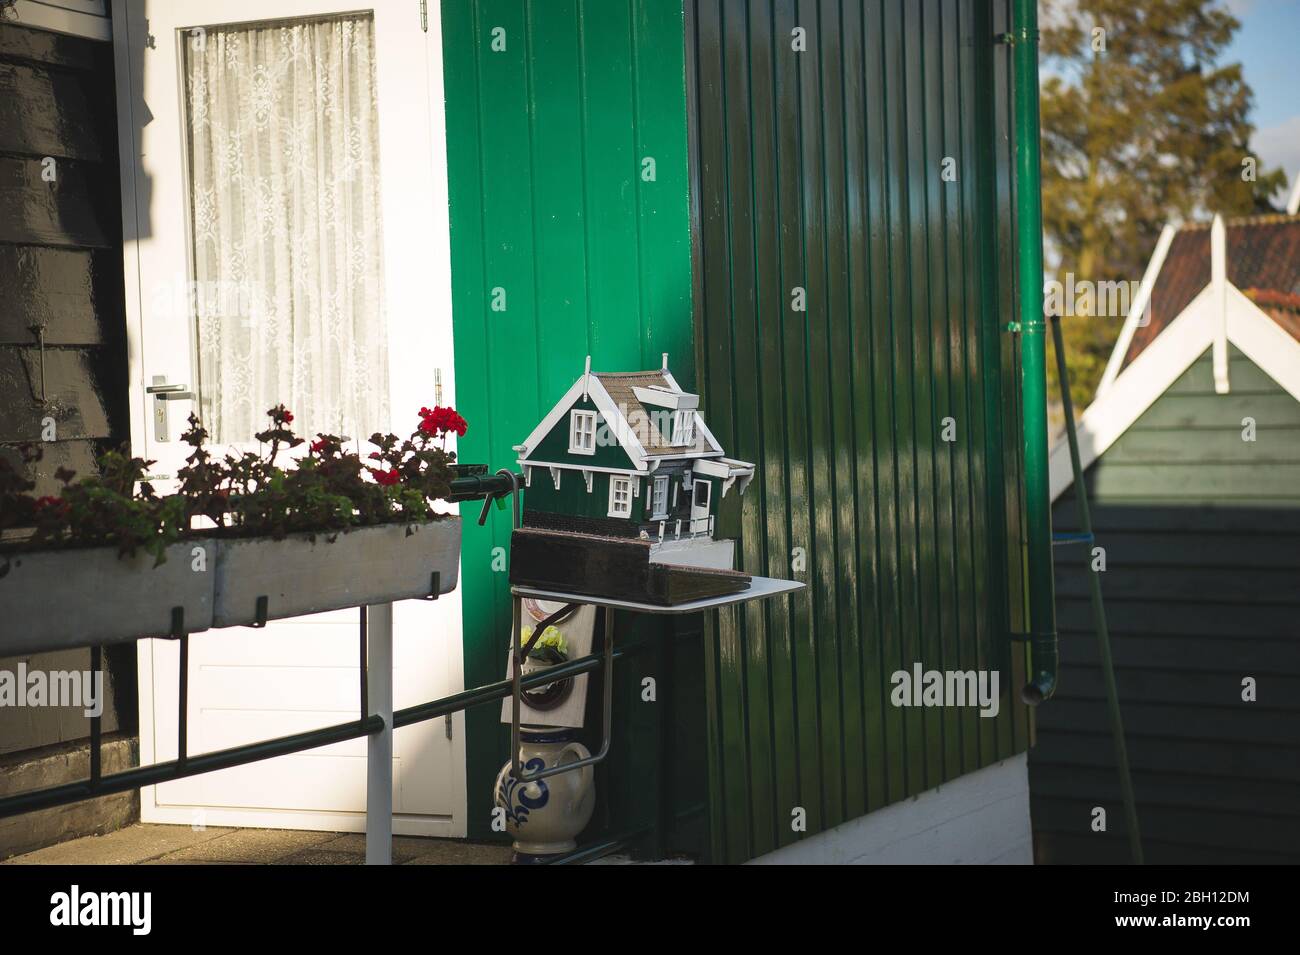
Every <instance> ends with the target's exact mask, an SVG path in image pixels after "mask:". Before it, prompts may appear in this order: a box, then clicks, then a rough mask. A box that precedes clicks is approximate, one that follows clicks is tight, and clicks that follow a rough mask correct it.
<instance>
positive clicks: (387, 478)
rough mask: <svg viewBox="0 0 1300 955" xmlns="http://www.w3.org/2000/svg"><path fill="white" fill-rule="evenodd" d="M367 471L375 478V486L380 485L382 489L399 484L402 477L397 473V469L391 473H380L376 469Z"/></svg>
mask: <svg viewBox="0 0 1300 955" xmlns="http://www.w3.org/2000/svg"><path fill="white" fill-rule="evenodd" d="M369 471H370V473H371V474H373V475H374V476H375V482H376V483H377V484H382V485H383V486H384V487H392V486H393V485H394V484H400V483H401V481H402V475H401V474H400V473H399V472H398V470H397V468H393V469H392V470H391V471H381V470H379V469H378V468H370V469H369Z"/></svg>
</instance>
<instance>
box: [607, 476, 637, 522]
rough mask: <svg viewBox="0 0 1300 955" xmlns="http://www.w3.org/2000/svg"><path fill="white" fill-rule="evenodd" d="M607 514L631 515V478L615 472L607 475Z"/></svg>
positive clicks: (615, 515) (613, 515)
mask: <svg viewBox="0 0 1300 955" xmlns="http://www.w3.org/2000/svg"><path fill="white" fill-rule="evenodd" d="M609 516H610V517H631V516H632V479H631V478H630V477H620V476H619V475H617V474H611V475H610V476H609Z"/></svg>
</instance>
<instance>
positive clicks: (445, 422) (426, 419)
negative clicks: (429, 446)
mask: <svg viewBox="0 0 1300 955" xmlns="http://www.w3.org/2000/svg"><path fill="white" fill-rule="evenodd" d="M420 418H421V419H422V420H421V421H420V430H421V431H423V432H424V433H425V434H431V435H434V436H442V435H447V434H450V433H452V432H453V431H454V432H455V433H456V434H457V436H459V437H464V436H465V432H466V431H467V430H468V429H469V425H468V424H467V423H466V421H465V419H464V418H462V417H461V416H460V415H459V414H458V413H457V412H456V409H455V408H444V407H442V406H441V405H439V406H438V407H436V408H434V409H433V410H432V411H430V410H429V409H428V408H421V409H420Z"/></svg>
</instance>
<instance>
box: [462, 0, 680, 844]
mask: <svg viewBox="0 0 1300 955" xmlns="http://www.w3.org/2000/svg"><path fill="white" fill-rule="evenodd" d="M442 33H443V56H444V78H445V84H446V99H447V147H448V177H449V184H450V201H451V253H452V295H453V309H454V325H455V348H456V399H457V403H458V405H459V407H460V410H461V411H462V413H463V414H464V415H465V417H466V418H467V419H468V421H469V423H470V427H469V432H468V434H467V435H466V436H465V438H464V439H463V440H462V441H461V442H460V453H461V458H462V460H465V461H478V462H488V463H489V464H490V465H491V466H492V468H493V469H495V468H499V467H505V466H513V464H514V460H515V457H516V455H515V454H514V452H513V451H512V450H511V446H512V445H515V444H517V443H519V442H521V441H522V440H524V438H526V437H527V436H528V434H529V433H530V432H531V431H532V429H533V427H534V426H535V425H536V424H537V422H538V421H540V420H541V418H542V417H543V416H544V415H545V414H546V412H547V411H549V410H550V408H551V407H552V406H553V405H554V403H555V402H556V401H557V400H559V398H560V397H561V396H562V395H563V394H564V392H565V391H566V390H567V389H568V388H569V386H570V385H572V384H573V382H574V380H575V379H576V378H577V376H578V375H579V374H581V373H582V369H583V360H584V357H585V356H586V355H588V354H590V355H591V357H592V364H593V367H595V368H596V369H598V370H610V371H623V370H635V369H642V368H658V367H659V365H660V355H661V353H663V352H668V353H669V355H670V361H671V363H672V369H673V372H674V374H675V375H676V376H677V377H678V380H679V381H682V382H683V385H684V386H685V387H688V388H689V387H691V383H692V382H693V381H694V378H695V374H694V355H693V344H692V332H691V262H690V240H689V220H688V215H687V161H686V110H685V73H684V63H683V56H684V51H683V43H682V11H681V8H680V6H679V5H677V4H673V3H664V2H661V0H628V2H610V0H443V3H442ZM494 39H495V40H496V41H497V46H501V41H502V40H503V41H504V49H503V50H499V51H497V50H494V49H493V43H494ZM647 159H651V160H653V163H654V177H653V179H647V178H643V170H645V169H647V166H648V164H647V163H646V160H647ZM494 289H502V290H504V294H505V308H504V310H501V311H496V310H493V307H492V306H493V290H494ZM541 480H548V478H547V477H545V476H542V477H541ZM477 513H478V506H477V505H467V506H466V507H465V509H464V516H465V518H466V521H465V523H466V527H465V541H464V547H463V551H462V561H463V573H462V576H461V580H462V584H461V586H462V588H463V599H464V608H465V610H464V633H465V638H464V639H465V683H466V685H467V686H475V685H479V684H483V683H487V682H491V681H495V680H499V679H501V677H502V675H503V672H504V666H505V657H504V653H505V648H506V646H507V642H508V636H509V604H508V599H507V585H506V575H505V573H504V572H500V571H499V570H494V569H493V564H492V559H493V549H494V548H503V549H508V547H509V533H510V522H509V515H508V513H506V512H503V511H496V512H494V513H493V515H492V517H491V520H490V521H489V524H488V526H487V527H486V528H479V527H477V526H475V525H474V521H473V519H474V518H475V517H477ZM498 566H499V565H498ZM623 633H624V634H625V635H626V636H627V638H628V643H627V645H629V646H630V645H632V643H634V642H635V641H636V640H637V639H641V638H644V639H651V638H652V636H647V634H646V630H645V625H644V624H637V623H631V622H630V623H628V624H627V625H626V627H624V628H623ZM664 642H665V641H662V640H660V641H659V643H660V644H663V643H664ZM695 644H696V647H697V652H698V639H697V640H696V641H695ZM624 645H625V642H624V636H620V647H622V646H624ZM690 649H691V642H690V641H688V640H686V639H683V653H682V655H680V656H674V654H673V652H672V648H671V647H669V648H668V649H667V650H666V651H665V650H664V648H663V647H662V646H661V647H658V648H657V649H656V651H655V653H652V654H642V655H638V656H637V657H636V659H635V660H634V661H629V662H628V663H627V664H626V665H624V664H620V672H621V674H622V676H621V677H620V688H619V691H618V694H619V695H618V699H617V701H616V703H617V709H616V726H617V727H618V728H619V731H620V733H623V734H624V735H623V736H621V738H620V739H621V742H620V745H619V747H618V749H617V751H616V752H615V754H614V756H613V757H611V760H610V762H609V763H608V765H607V766H606V767H605V769H604V770H602V772H601V773H600V774H598V777H597V785H598V787H599V788H600V789H601V791H602V792H603V793H604V795H605V797H615V796H617V797H618V799H616V800H615V801H614V802H613V803H612V804H611V803H609V802H608V801H607V802H606V803H605V808H602V810H601V814H600V816H599V817H598V819H597V822H596V826H597V828H599V827H600V826H602V825H604V826H607V827H612V826H617V825H619V824H620V823H622V822H627V821H628V815H629V813H628V811H627V807H628V806H633V805H635V806H640V805H642V803H643V802H644V799H643V798H642V797H643V795H644V792H643V791H644V790H645V788H646V787H647V785H648V784H647V780H656V779H657V778H658V779H660V781H661V782H664V780H663V779H662V778H661V777H667V776H671V775H672V773H673V772H674V769H675V767H674V766H673V764H672V761H671V760H667V759H666V758H665V755H664V754H665V752H666V749H665V746H666V744H665V742H664V741H665V740H666V739H667V736H666V735H665V733H664V732H663V731H662V727H663V726H665V725H668V724H666V723H664V722H663V719H664V716H663V715H662V714H664V713H670V714H672V716H673V718H676V717H678V716H681V717H682V718H686V716H685V715H684V714H688V713H689V710H688V707H689V705H690V703H691V700H692V699H695V700H696V705H697V706H698V705H699V704H698V684H697V688H696V689H695V690H694V691H691V690H689V689H687V688H686V687H685V681H686V680H688V679H689V678H690V670H691V667H690V659H691V658H690ZM661 652H665V653H666V654H667V657H668V658H669V659H665V657H663V656H660V655H658V654H660V653H661ZM674 659H675V660H677V661H678V663H677V664H676V665H677V666H680V667H683V668H684V676H683V680H682V681H674V680H673V679H665V672H666V670H665V669H664V668H670V669H671V668H672V667H673V666H674V663H673V660H674ZM651 673H653V675H655V676H657V678H658V679H659V683H660V690H659V700H660V704H657V705H658V707H659V708H658V709H657V710H656V709H655V708H654V707H651V706H648V705H641V704H640V703H639V699H640V698H639V695H638V690H639V683H640V679H641V678H642V676H644V675H650V674H651ZM597 685H598V684H595V683H593V694H594V693H595V689H594V687H595V686H597ZM652 714H653V715H652ZM468 720H469V747H468V748H469V761H468V773H469V780H468V785H469V832H470V834H471V836H488V835H490V834H491V833H490V831H489V830H488V823H489V813H490V809H491V794H490V789H491V782H492V779H493V777H494V776H495V774H496V772H497V770H498V769H499V767H500V765H501V764H502V762H504V760H505V759H506V756H507V753H508V745H507V742H506V740H507V736H508V734H507V733H503V732H502V728H501V726H500V724H499V723H498V711H497V709H496V708H495V707H480V708H478V709H476V710H474V711H472V712H471V713H470V714H469V718H468ZM597 722H598V721H597ZM696 722H697V723H699V724H702V722H703V714H702V712H700V713H699V714H698V718H697V720H696ZM589 725H591V721H589ZM673 733H676V730H672V731H671V733H670V734H669V735H671V734H673ZM677 735H680V736H682V737H684V738H689V733H687V732H686V731H683V732H682V733H681V734H677ZM686 749H687V750H689V747H686ZM700 755H702V753H701V754H700ZM695 765H696V768H697V772H698V773H699V774H700V775H701V776H702V770H699V769H698V766H699V764H698V762H697V763H696V764H695ZM676 769H678V770H681V771H683V772H684V771H685V767H681V766H678V767H676ZM665 785H666V786H668V787H669V788H670V789H672V790H673V791H674V792H676V793H677V798H678V802H679V803H680V802H681V801H682V800H685V799H686V798H687V795H688V794H689V790H690V783H689V779H687V778H677V777H675V776H674V777H673V778H671V779H668V780H667V781H666V782H665ZM620 800H621V801H620ZM611 805H612V806H613V807H614V809H618V807H620V806H621V807H622V809H621V810H619V811H613V810H612V809H610V808H609V807H610V806H611Z"/></svg>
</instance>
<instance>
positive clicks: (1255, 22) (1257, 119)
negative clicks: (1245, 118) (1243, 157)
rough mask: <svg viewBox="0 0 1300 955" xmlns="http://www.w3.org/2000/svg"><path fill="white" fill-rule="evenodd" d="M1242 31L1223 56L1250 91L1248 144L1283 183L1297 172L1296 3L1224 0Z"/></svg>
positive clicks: (1299, 27)
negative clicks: (1278, 171)
mask: <svg viewBox="0 0 1300 955" xmlns="http://www.w3.org/2000/svg"><path fill="white" fill-rule="evenodd" d="M1226 5H1227V6H1228V8H1229V9H1230V10H1232V12H1233V13H1234V14H1235V15H1236V17H1237V19H1238V20H1240V21H1241V29H1240V30H1238V31H1237V36H1236V38H1235V39H1234V40H1233V43H1232V45H1231V46H1230V47H1229V48H1228V50H1227V51H1226V53H1225V56H1224V62H1227V63H1233V62H1239V63H1241V64H1242V67H1243V68H1244V70H1245V74H1246V82H1247V83H1249V84H1250V87H1251V89H1253V90H1254V92H1255V109H1254V111H1253V113H1252V114H1251V117H1250V118H1251V121H1252V122H1253V123H1254V124H1255V137H1254V139H1253V140H1252V141H1251V145H1252V147H1253V148H1254V150H1255V152H1256V153H1258V154H1259V156H1260V159H1262V160H1263V163H1264V165H1265V166H1266V167H1267V168H1270V169H1271V168H1274V167H1276V166H1281V167H1282V168H1283V169H1285V170H1286V172H1287V180H1288V182H1295V177H1296V173H1297V172H1298V171H1300V0H1227V2H1226Z"/></svg>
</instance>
